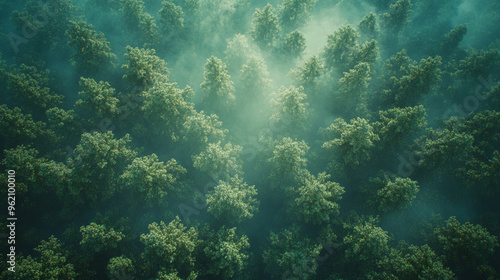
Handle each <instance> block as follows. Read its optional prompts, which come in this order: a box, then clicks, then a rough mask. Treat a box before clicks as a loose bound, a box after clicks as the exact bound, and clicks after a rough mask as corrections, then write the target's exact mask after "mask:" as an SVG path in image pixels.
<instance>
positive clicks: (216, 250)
mask: <svg viewBox="0 0 500 280" xmlns="http://www.w3.org/2000/svg"><path fill="white" fill-rule="evenodd" d="M204 245H205V248H204V249H203V252H204V253H205V255H206V257H207V258H208V259H209V260H210V261H211V265H210V266H209V269H208V271H207V273H208V274H212V275H217V277H218V279H233V276H235V275H237V274H239V273H241V272H242V271H243V269H244V268H245V265H246V264H245V261H246V260H247V259H248V254H245V252H244V250H245V249H247V248H249V247H250V244H249V243H248V237H247V236H246V235H243V236H241V237H238V236H237V235H236V228H230V229H226V227H225V226H222V228H221V229H219V230H218V231H217V233H215V234H214V233H211V234H210V238H208V241H206V244H204Z"/></svg>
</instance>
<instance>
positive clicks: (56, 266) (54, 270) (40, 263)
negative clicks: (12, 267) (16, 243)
mask: <svg viewBox="0 0 500 280" xmlns="http://www.w3.org/2000/svg"><path fill="white" fill-rule="evenodd" d="M35 251H36V252H37V253H38V254H39V255H40V257H38V258H32V257H31V256H28V257H26V258H25V257H20V259H17V258H16V271H15V273H12V272H10V271H8V270H4V271H3V273H2V275H3V276H4V277H5V278H4V279H15V280H25V279H30V280H59V279H67V280H73V279H77V277H78V274H77V273H76V272H75V269H74V266H73V264H71V263H68V262H67V258H66V256H67V253H66V251H64V250H63V249H62V248H61V244H60V243H59V240H58V239H57V238H55V237H54V236H51V237H49V239H48V241H45V240H42V242H41V244H40V245H39V246H38V247H36V248H35Z"/></svg>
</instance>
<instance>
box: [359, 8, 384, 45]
mask: <svg viewBox="0 0 500 280" xmlns="http://www.w3.org/2000/svg"><path fill="white" fill-rule="evenodd" d="M358 31H359V33H360V34H361V35H362V36H364V38H367V39H375V38H376V37H377V34H378V31H379V30H378V24H377V18H376V17H375V14H374V13H368V14H367V15H366V16H365V17H364V18H362V19H361V21H360V22H359V23H358Z"/></svg>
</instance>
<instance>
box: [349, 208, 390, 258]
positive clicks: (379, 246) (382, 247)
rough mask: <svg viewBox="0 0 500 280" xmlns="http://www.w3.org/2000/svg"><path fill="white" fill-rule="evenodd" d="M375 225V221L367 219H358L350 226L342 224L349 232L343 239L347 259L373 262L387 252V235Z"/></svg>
mask: <svg viewBox="0 0 500 280" xmlns="http://www.w3.org/2000/svg"><path fill="white" fill-rule="evenodd" d="M376 223H377V220H376V219H373V218H369V219H367V220H363V219H360V220H358V221H356V222H354V223H352V224H344V227H345V228H347V229H349V230H350V232H349V233H348V234H347V235H346V236H345V237H344V244H345V245H346V246H347V250H346V251H345V253H346V257H347V258H349V259H351V260H358V261H363V262H366V261H370V262H375V261H376V260H377V259H379V258H381V257H383V256H384V255H385V254H386V253H387V252H388V251H389V246H388V242H389V234H388V233H387V231H385V230H383V229H382V228H380V227H378V226H376Z"/></svg>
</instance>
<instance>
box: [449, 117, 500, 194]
mask: <svg viewBox="0 0 500 280" xmlns="http://www.w3.org/2000/svg"><path fill="white" fill-rule="evenodd" d="M446 125H447V126H451V127H452V129H453V130H455V131H456V132H457V133H465V134H467V135H470V136H471V137H472V138H473V139H474V141H473V143H472V146H471V147H470V148H469V147H467V148H468V152H469V154H468V156H466V157H464V160H465V164H464V165H462V166H460V167H459V168H458V170H457V171H458V175H459V176H460V178H463V179H465V181H466V183H467V185H468V186H470V187H474V188H481V194H483V195H491V194H493V193H495V192H496V191H497V187H496V186H498V182H499V180H500V176H499V175H500V172H498V171H499V168H500V165H499V162H500V153H499V149H498V145H497V143H498V140H499V139H500V129H499V125H500V112H497V111H489V110H485V111H482V112H478V113H475V112H472V113H470V115H469V116H467V118H460V119H455V118H451V119H450V120H449V121H448V122H446Z"/></svg>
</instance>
